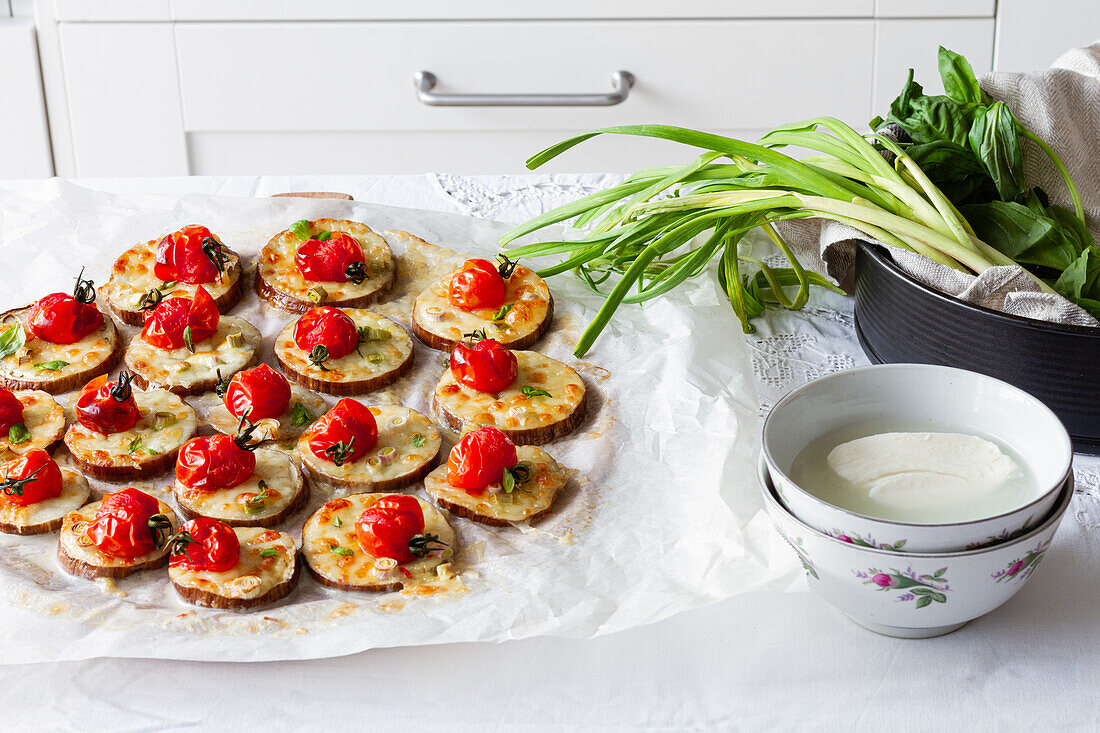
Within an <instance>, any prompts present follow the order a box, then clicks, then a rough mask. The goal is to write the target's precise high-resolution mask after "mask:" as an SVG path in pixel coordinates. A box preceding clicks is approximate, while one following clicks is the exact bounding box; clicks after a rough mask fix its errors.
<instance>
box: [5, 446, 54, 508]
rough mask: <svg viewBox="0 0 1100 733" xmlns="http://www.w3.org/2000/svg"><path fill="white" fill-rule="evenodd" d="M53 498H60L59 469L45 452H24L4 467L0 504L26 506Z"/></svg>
mask: <svg viewBox="0 0 1100 733" xmlns="http://www.w3.org/2000/svg"><path fill="white" fill-rule="evenodd" d="M55 496H61V469H60V468H58V467H57V462H56V461H54V459H52V458H50V454H49V453H47V452H46V451H44V450H31V451H27V452H26V453H24V454H23V455H21V456H20V457H19V458H16V459H15V460H14V461H9V462H8V464H7V465H6V466H4V481H3V483H0V501H8V502H10V503H12V504H17V505H19V506H27V505H29V504H37V503H38V502H40V501H44V500H46V499H52V498H54V497H55Z"/></svg>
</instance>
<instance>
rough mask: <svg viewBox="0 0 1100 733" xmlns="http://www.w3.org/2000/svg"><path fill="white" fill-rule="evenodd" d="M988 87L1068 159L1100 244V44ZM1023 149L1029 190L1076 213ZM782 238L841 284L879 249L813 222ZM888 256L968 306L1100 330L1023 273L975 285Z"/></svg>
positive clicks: (1056, 182)
mask: <svg viewBox="0 0 1100 733" xmlns="http://www.w3.org/2000/svg"><path fill="white" fill-rule="evenodd" d="M981 85H982V89H984V90H985V91H986V92H987V93H988V94H989V95H990V96H991V97H993V98H994V99H997V100H1002V101H1004V102H1005V104H1007V105H1008V107H1009V109H1011V110H1012V111H1013V113H1014V114H1015V115H1016V117H1017V118H1018V119H1019V120H1020V122H1021V123H1023V125H1024V126H1025V127H1027V128H1028V129H1030V130H1031V131H1032V132H1034V133H1035V134H1036V135H1038V136H1039V137H1040V138H1041V139H1043V140H1045V141H1047V143H1048V144H1049V145H1050V146H1051V147H1052V148H1053V149H1054V151H1055V152H1056V153H1057V154H1058V156H1059V157H1060V158H1061V159H1062V161H1063V162H1064V163H1065V165H1066V168H1067V169H1068V170H1069V172H1070V175H1071V176H1072V177H1073V180H1074V182H1076V184H1077V188H1078V191H1079V193H1080V195H1081V199H1082V202H1083V204H1084V207H1085V216H1086V221H1087V223H1088V227H1089V231H1090V232H1091V233H1092V236H1093V240H1094V241H1096V242H1100V41H1098V42H1097V43H1094V44H1092V45H1091V46H1088V47H1087V48H1076V49H1073V50H1072V51H1070V52H1069V53H1066V54H1065V55H1064V56H1062V57H1061V58H1059V59H1058V60H1057V61H1055V62H1054V65H1053V66H1051V67H1050V68H1049V69H1045V70H1043V71H1037V72H1031V73H1026V74H1024V73H1006V72H995V73H992V74H986V75H985V76H983V77H982V78H981ZM1022 144H1023V152H1024V169H1025V172H1026V174H1027V181H1028V184H1029V185H1031V186H1039V187H1040V188H1042V189H1043V190H1044V191H1045V192H1046V193H1047V194H1048V195H1049V196H1050V199H1051V201H1052V202H1053V203H1056V204H1059V205H1061V206H1066V207H1070V208H1072V202H1071V200H1070V197H1069V193H1068V192H1067V191H1066V187H1065V184H1064V182H1063V181H1062V177H1061V175H1060V174H1059V173H1058V171H1057V169H1056V168H1055V167H1054V164H1053V163H1052V162H1051V161H1050V159H1049V158H1048V157H1047V156H1046V155H1044V154H1043V152H1042V151H1041V150H1039V149H1038V147H1036V146H1035V145H1034V144H1033V143H1031V142H1027V141H1022ZM782 231H783V234H784V236H786V237H787V238H788V239H789V240H790V241H791V242H792V244H794V245H795V246H796V248H797V249H798V250H799V251H800V252H803V253H815V254H816V253H820V255H821V259H822V260H823V262H824V265H825V269H826V272H827V274H829V275H830V276H832V277H833V278H835V279H836V280H837V282H844V280H845V278H846V277H847V276H848V274H849V273H850V272H851V269H852V267H853V265H854V264H855V251H856V245H857V242H858V241H860V240H862V241H873V240H872V239H871V238H870V237H868V236H867V235H866V234H863V233H862V232H859V231H857V230H855V229H852V228H851V227H848V226H845V225H843V224H838V223H836V222H824V223H822V222H821V221H820V220H813V219H811V220H801V221H794V222H788V223H787V224H786V225H784V227H783V230H782ZM889 249H890V254H891V255H892V256H893V259H894V261H895V262H896V263H897V264H898V266H899V267H901V268H902V269H903V270H905V271H906V272H907V273H908V274H910V275H912V276H913V277H914V278H915V279H916V280H918V281H920V282H922V283H924V284H925V285H928V286H929V287H933V288H935V289H937V290H939V291H940V292H943V293H947V294H948V295H953V296H955V297H957V298H959V299H961V300H965V301H967V302H969V303H975V304H978V305H983V306H986V307H988V308H993V309H995V310H999V311H1003V312H1005V313H1011V314H1013V315H1018V316H1025V317H1028V318H1035V319H1038V320H1043V321H1051V322H1054V323H1067V324H1075V325H1082V326H1100V323H1097V321H1096V319H1094V318H1093V317H1092V316H1091V315H1089V314H1088V313H1086V312H1085V311H1084V310H1082V309H1081V308H1079V307H1078V306H1076V305H1074V304H1073V303H1070V302H1069V301H1068V300H1066V299H1065V298H1063V297H1061V296H1060V295H1052V294H1049V293H1042V292H1039V288H1038V286H1037V285H1036V284H1035V282H1034V281H1033V280H1032V279H1031V278H1030V277H1028V276H1027V275H1026V274H1025V273H1024V272H1023V270H1022V269H1021V268H1019V267H993V268H990V269H989V270H986V271H985V272H984V273H982V274H981V275H979V276H978V277H974V276H972V275H968V274H966V273H961V272H959V271H957V270H952V269H951V268H949V267H945V266H943V265H941V264H939V263H936V262H933V261H932V260H929V259H928V258H926V257H924V256H922V255H918V254H915V253H913V252H909V251H906V250H901V249H897V248H894V247H890V248H889ZM812 259H816V258H812Z"/></svg>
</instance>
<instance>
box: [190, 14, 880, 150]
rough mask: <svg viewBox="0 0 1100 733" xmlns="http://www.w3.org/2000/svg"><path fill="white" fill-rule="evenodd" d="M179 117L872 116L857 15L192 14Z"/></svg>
mask: <svg viewBox="0 0 1100 733" xmlns="http://www.w3.org/2000/svg"><path fill="white" fill-rule="evenodd" d="M175 33H176V50H177V54H178V64H179V79H180V87H181V89H180V91H181V95H182V100H183V120H184V128H185V129H186V130H187V131H188V132H199V133H201V132H293V131H311V132H352V131H379V132H381V131H430V130H456V131H461V130H483V131H484V130H535V129H539V130H551V129H556V130H574V129H576V130H580V129H587V128H591V127H598V126H603V125H613V124H623V123H627V122H634V123H638V122H655V123H669V124H677V125H683V126H692V127H703V128H719V129H732V128H737V129H759V128H767V127H770V126H772V125H775V124H778V123H781V122H787V121H791V120H795V119H799V118H800V117H803V116H806V115H807V114H808V113H813V114H832V115H836V116H838V117H841V118H843V119H847V120H850V121H852V122H855V123H860V122H862V121H864V120H866V119H867V118H868V116H869V112H870V109H869V100H870V96H871V86H872V64H873V57H874V25H873V21H869V20H815V21H791V20H786V21H752V20H749V21H725V20H719V21H715V20H707V21H703V20H697V21H562V22H538V23H530V22H415V23H402V22H389V23H382V22H359V23H340V24H336V23H188V24H179V25H177V26H176V29H175ZM620 69H623V70H627V71H630V72H632V73H633V74H634V76H635V80H636V81H635V84H634V87H633V89H631V91H630V95H629V97H628V99H627V100H626V101H625V102H623V103H622V104H619V105H617V106H612V107H538V108H522V107H428V106H425V105H424V104H422V103H420V101H419V100H418V99H417V96H416V91H415V89H414V87H413V81H412V79H413V75H414V73H416V72H417V71H421V70H424V71H431V72H432V73H434V74H435V75H436V77H437V79H438V82H437V85H436V89H435V91H437V92H439V93H452V94H453V93H467V94H469V93H476V94H484V93H501V94H520V93H580V92H585V93H594V92H608V91H610V89H611V80H610V77H611V74H612V73H613V72H614V71H617V70H620Z"/></svg>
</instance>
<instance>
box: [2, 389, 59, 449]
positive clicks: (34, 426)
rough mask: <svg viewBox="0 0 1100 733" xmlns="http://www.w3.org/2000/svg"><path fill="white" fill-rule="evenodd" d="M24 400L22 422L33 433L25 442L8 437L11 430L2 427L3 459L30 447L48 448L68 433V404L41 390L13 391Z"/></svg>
mask: <svg viewBox="0 0 1100 733" xmlns="http://www.w3.org/2000/svg"><path fill="white" fill-rule="evenodd" d="M12 394H14V395H15V397H16V399H18V400H19V401H20V402H22V403H23V426H24V427H25V428H26V429H27V432H29V433H30V434H31V437H29V438H27V439H26V440H24V441H23V442H22V443H12V442H11V441H9V440H8V431H6V430H0V461H7V460H11V459H12V458H13V457H14V456H21V455H23V454H24V453H26V452H27V451H31V450H36V449H38V448H45V447H46V446H48V445H50V444H51V443H54V442H56V441H58V440H60V439H61V436H62V435H64V434H65V408H63V407H62V406H61V405H59V404H58V403H57V400H55V399H54V398H53V397H51V396H50V395H49V394H47V393H46V392H41V391H39V390H27V391H22V392H13V393H12Z"/></svg>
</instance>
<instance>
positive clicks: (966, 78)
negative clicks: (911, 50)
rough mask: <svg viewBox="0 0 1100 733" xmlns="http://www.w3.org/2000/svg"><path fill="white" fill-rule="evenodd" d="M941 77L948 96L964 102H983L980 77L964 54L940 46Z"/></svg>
mask: <svg viewBox="0 0 1100 733" xmlns="http://www.w3.org/2000/svg"><path fill="white" fill-rule="evenodd" d="M939 71H940V79H941V80H942V81H943V90H944V92H946V93H947V96H949V97H951V98H952V99H954V100H955V101H956V102H961V103H963V104H967V103H973V104H981V103H982V88H981V87H980V86H978V77H976V76H974V69H973V67H971V66H970V62H969V61H967V60H966V59H965V58H964V57H963V56H960V55H959V54H957V53H955V52H954V51H949V50H948V49H946V48H944V47H943V46H940V51H939Z"/></svg>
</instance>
